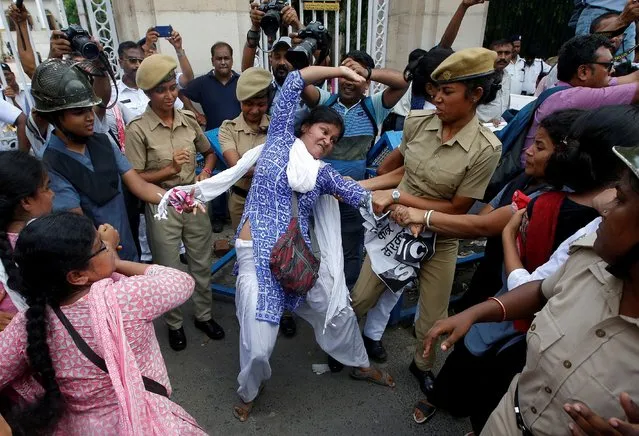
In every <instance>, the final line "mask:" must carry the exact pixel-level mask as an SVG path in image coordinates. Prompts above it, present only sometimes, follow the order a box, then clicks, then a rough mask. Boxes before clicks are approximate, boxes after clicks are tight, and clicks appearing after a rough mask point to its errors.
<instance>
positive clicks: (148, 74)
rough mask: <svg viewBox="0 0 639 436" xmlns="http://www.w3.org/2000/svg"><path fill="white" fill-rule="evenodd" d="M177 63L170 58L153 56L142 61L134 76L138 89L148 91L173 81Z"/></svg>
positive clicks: (158, 55)
mask: <svg viewBox="0 0 639 436" xmlns="http://www.w3.org/2000/svg"><path fill="white" fill-rule="evenodd" d="M176 68H177V63H176V62H175V59H173V58H172V57H171V56H167V55H163V54H154V55H151V56H149V57H148V58H146V59H144V60H143V61H142V63H141V64H140V68H138V72H137V73H136V75H135V83H137V85H138V88H140V89H142V90H143V91H148V90H150V89H153V88H155V87H156V86H158V85H159V84H160V83H162V82H166V81H168V80H171V79H173V80H175V69H176Z"/></svg>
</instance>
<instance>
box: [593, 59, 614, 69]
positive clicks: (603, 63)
mask: <svg viewBox="0 0 639 436" xmlns="http://www.w3.org/2000/svg"><path fill="white" fill-rule="evenodd" d="M590 63H591V64H593V65H601V66H603V67H605V68H606V70H608V72H611V71H612V69H613V67H614V66H615V62H614V61H610V62H590Z"/></svg>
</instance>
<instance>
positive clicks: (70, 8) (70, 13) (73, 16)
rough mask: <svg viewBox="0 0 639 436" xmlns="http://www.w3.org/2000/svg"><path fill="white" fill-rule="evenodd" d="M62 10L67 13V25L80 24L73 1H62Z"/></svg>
mask: <svg viewBox="0 0 639 436" xmlns="http://www.w3.org/2000/svg"><path fill="white" fill-rule="evenodd" d="M64 10H65V12H66V13H67V21H68V22H69V24H80V18H79V17H78V8H77V6H76V4H75V0H64Z"/></svg>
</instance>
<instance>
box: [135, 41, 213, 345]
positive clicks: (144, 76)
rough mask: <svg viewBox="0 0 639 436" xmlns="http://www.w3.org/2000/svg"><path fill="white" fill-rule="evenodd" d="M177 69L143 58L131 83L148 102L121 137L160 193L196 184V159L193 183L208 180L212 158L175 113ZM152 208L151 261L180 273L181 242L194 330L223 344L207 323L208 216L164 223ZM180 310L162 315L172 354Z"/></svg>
mask: <svg viewBox="0 0 639 436" xmlns="http://www.w3.org/2000/svg"><path fill="white" fill-rule="evenodd" d="M176 67H177V64H176V62H175V60H174V59H173V58H171V57H170V56H166V55H160V54H155V55H152V56H149V57H148V58H146V59H145V60H144V61H143V62H142V64H141V65H140V68H139V69H138V71H137V74H136V83H137V85H138V87H139V88H140V89H142V90H143V91H144V92H145V93H146V95H147V96H148V97H149V104H148V106H147V108H146V110H145V111H144V113H143V114H142V115H140V116H139V117H137V118H135V119H134V120H133V121H131V123H130V124H129V126H128V127H127V131H126V156H127V158H128V159H129V161H130V162H131V165H132V166H133V168H134V169H135V170H136V171H138V172H139V173H140V175H141V176H142V178H143V179H145V180H147V181H148V182H150V183H154V184H156V185H158V186H160V187H162V188H164V189H169V188H172V187H174V186H178V185H188V184H192V183H195V181H196V175H195V158H196V153H202V154H203V155H204V157H205V165H204V168H203V170H202V172H201V174H200V175H199V176H198V177H197V179H198V180H203V179H205V178H207V177H209V176H210V175H211V172H212V170H213V166H214V165H215V154H214V153H213V150H212V149H211V146H210V143H209V141H208V139H207V138H206V136H204V133H203V132H202V129H201V128H200V126H199V124H198V123H197V120H196V118H195V115H194V114H193V113H192V112H189V111H186V110H182V109H175V108H174V106H173V105H174V103H175V99H176V98H177V94H178V90H177V83H176V81H175V69H176ZM156 211H157V206H156V205H154V204H147V205H146V208H145V215H146V223H147V234H148V238H149V244H150V246H151V252H152V254H153V261H154V262H155V263H157V264H159V265H164V266H170V267H172V268H176V269H183V267H184V266H183V264H182V263H181V262H180V241H183V243H184V247H185V249H186V259H187V263H188V272H189V273H190V274H191V275H192V276H193V278H194V279H195V292H194V293H193V297H192V298H193V303H194V304H195V327H197V328H198V329H200V330H202V331H203V332H204V333H206V334H207V335H208V336H209V337H210V338H211V339H222V338H223V337H224V330H222V328H221V327H220V326H219V325H218V324H217V323H216V322H215V321H214V320H213V319H212V318H211V304H212V293H211V290H210V282H211V270H210V268H211V263H212V257H211V244H212V239H213V238H212V233H211V223H210V221H209V218H208V214H205V213H200V214H190V213H189V214H187V213H183V214H180V213H178V212H177V211H176V210H174V209H172V210H170V211H169V217H168V219H166V220H156V219H155V218H154V217H153V216H154V215H155V213H156ZM182 319H183V316H182V310H181V309H180V308H177V309H174V310H171V311H169V312H167V313H166V314H165V321H166V323H167V324H168V327H169V344H170V345H171V348H173V349H174V350H176V351H179V350H182V349H184V348H185V347H186V336H185V334H184V329H183V328H182Z"/></svg>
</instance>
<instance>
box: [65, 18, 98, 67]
mask: <svg viewBox="0 0 639 436" xmlns="http://www.w3.org/2000/svg"><path fill="white" fill-rule="evenodd" d="M62 33H64V36H65V38H66V39H67V40H68V41H69V42H70V43H71V49H72V50H73V51H75V52H78V53H81V54H82V56H83V57H85V58H87V59H90V60H93V59H97V57H98V56H99V55H100V49H99V48H98V45H97V44H96V43H95V42H93V41H91V35H90V34H89V32H87V31H86V30H84V29H83V28H82V27H81V26H79V25H77V24H71V25H69V27H67V28H66V29H62Z"/></svg>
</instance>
